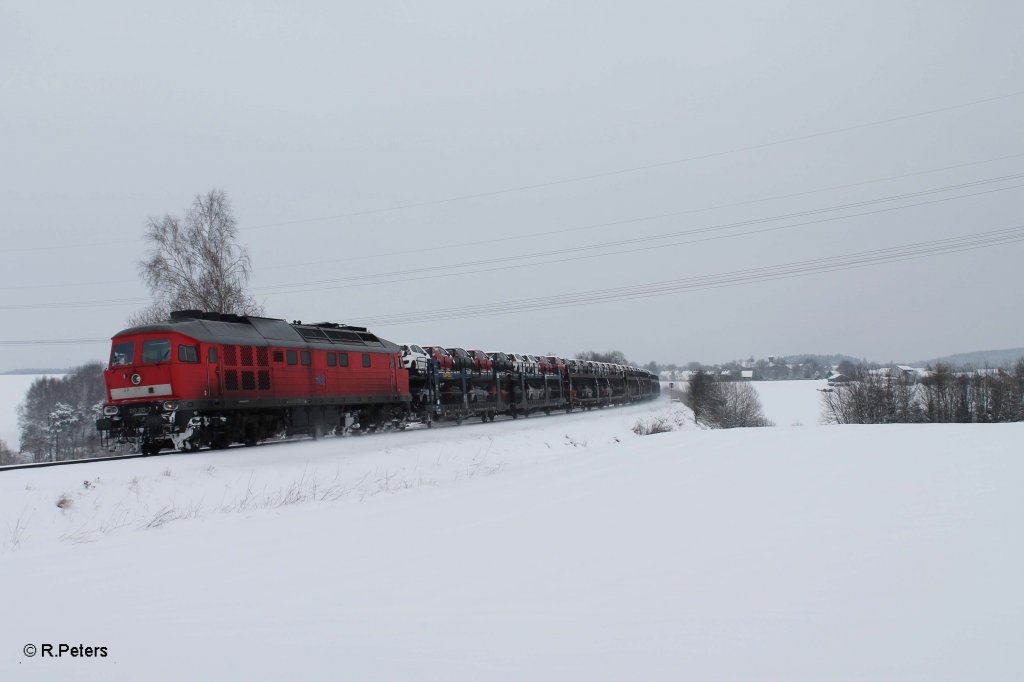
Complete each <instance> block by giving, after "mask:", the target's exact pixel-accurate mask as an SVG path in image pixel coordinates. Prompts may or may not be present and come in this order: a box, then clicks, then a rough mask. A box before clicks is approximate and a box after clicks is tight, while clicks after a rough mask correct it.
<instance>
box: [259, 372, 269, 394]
mask: <svg viewBox="0 0 1024 682" xmlns="http://www.w3.org/2000/svg"><path fill="white" fill-rule="evenodd" d="M259 382H260V390H261V391H269V390H270V370H266V369H261V370H260V371H259Z"/></svg>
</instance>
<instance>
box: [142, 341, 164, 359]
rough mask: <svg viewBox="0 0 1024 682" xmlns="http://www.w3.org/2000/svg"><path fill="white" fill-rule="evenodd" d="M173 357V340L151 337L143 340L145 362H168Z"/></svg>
mask: <svg viewBox="0 0 1024 682" xmlns="http://www.w3.org/2000/svg"><path fill="white" fill-rule="evenodd" d="M170 359H171V342H170V341H169V340H167V339H150V340H149V341H143V342H142V361H143V362H167V361H168V360H170Z"/></svg>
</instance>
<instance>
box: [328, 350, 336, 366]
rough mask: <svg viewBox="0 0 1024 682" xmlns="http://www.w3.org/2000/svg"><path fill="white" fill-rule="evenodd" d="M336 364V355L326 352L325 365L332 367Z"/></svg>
mask: <svg viewBox="0 0 1024 682" xmlns="http://www.w3.org/2000/svg"><path fill="white" fill-rule="evenodd" d="M337 364H338V356H336V355H335V354H334V353H328V354H327V366H328V367H334V366H335V365H337Z"/></svg>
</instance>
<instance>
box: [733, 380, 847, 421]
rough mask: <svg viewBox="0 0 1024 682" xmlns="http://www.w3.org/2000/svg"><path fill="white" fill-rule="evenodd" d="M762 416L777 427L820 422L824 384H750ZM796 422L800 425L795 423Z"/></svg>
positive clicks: (819, 382)
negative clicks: (762, 412)
mask: <svg viewBox="0 0 1024 682" xmlns="http://www.w3.org/2000/svg"><path fill="white" fill-rule="evenodd" d="M750 385H751V386H753V387H754V388H755V389H757V394H758V395H759V396H760V398H761V405H762V407H764V414H765V416H766V417H768V419H770V420H772V421H773V422H775V425H776V426H801V425H804V426H806V425H808V424H819V423H821V393H820V392H819V391H818V389H821V388H825V387H826V386H827V385H828V384H827V383H826V382H825V381H813V380H804V381H753V382H751V383H750ZM798 422H799V423H798Z"/></svg>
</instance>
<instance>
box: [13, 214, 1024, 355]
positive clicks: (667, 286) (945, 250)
mask: <svg viewBox="0 0 1024 682" xmlns="http://www.w3.org/2000/svg"><path fill="white" fill-rule="evenodd" d="M1022 241H1024V225H1016V226H1013V227H1007V228H1001V229H997V230H990V231H987V232H978V233H967V234H962V235H957V236H954V237H945V238H942V239H933V240H928V241H924V242H915V243H911V244H902V245H896V246H890V247H885V248H880V249H870V250H867V251H860V252H856V253H851V254H840V255H836V256H826V257H821V258H813V259H808V260H802V261H793V262H789V263H782V264H777V265H769V266H760V267H756V268H745V269H741V270H732V271H727V272H721V273H713V274H709V275H698V276H693V277H685V278H679V279H671V280H661V281H656V282H647V283H643V284H636V285H629V286H620V287H612V288H605V289H593V290H588V291H581V292H572V293H566V294H558V295H553V296H542V297H536V298H526V299H513V300H510V301H501V302H492V303H488V304H487V305H486V306H448V307H445V308H438V309H434V310H417V311H411V312H408V313H394V314H389V315H378V316H363V317H360V318H359V322H360V323H361V324H365V325H367V326H374V327H385V326H394V325H398V324H413V323H416V322H423V321H437V320H450V319H463V318H470V317H490V316H496V315H508V314H514V313H520V312H528V311H535V310H549V309H559V308H572V307H580V306H585V305H595V304H598V303H604V302H614V301H622V300H635V299H643V298H651V297H656V296H666V295H670V294H676V293H684V292H687V291H699V290H704V289H716V288H722V287H730V286H740V285H743V284H751V283H756V282H763V281H771V280H778V279H789V278H793V277H805V276H810V275H816V274H826V273H831V272H839V271H844V270H851V269H856V268H863V267H868V266H873V265H884V264H888V263H893V262H901V261H907V260H915V259H921V258H930V257H936V256H941V255H948V254H951V253H959V252H963V251H971V250H977V249H985V248H993V247H996V246H1002V245H1005V244H1011V243H1020V242H1022ZM106 341H107V339H103V338H77V339H30V340H0V347H8V346H29V345H48V344H85V343H99V342H106Z"/></svg>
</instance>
